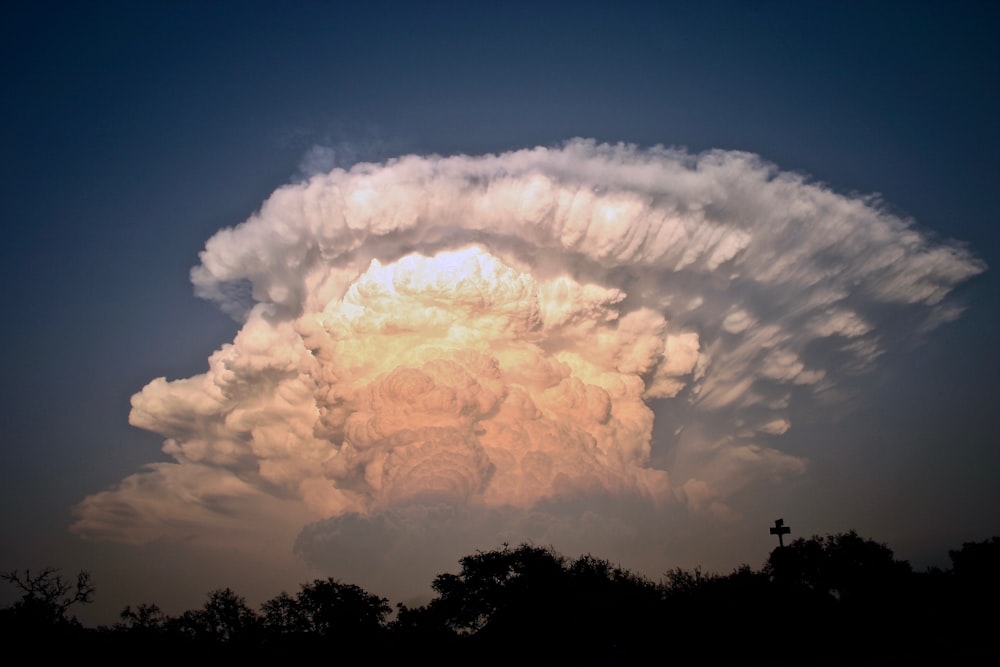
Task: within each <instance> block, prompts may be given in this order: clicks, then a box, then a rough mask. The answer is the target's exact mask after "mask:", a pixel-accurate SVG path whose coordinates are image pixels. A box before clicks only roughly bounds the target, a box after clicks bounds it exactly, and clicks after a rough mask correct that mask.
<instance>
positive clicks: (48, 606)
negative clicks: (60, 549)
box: [0, 567, 95, 627]
mask: <svg viewBox="0 0 1000 667" xmlns="http://www.w3.org/2000/svg"><path fill="white" fill-rule="evenodd" d="M0 579H3V580H4V581H6V582H8V583H11V584H13V585H14V586H15V587H16V588H17V589H18V590H19V591H20V592H21V598H20V599H19V600H18V601H17V602H15V603H14V605H13V607H11V609H10V612H11V613H12V615H13V617H14V618H15V619H16V622H17V623H18V624H19V625H22V626H36V627H43V626H59V625H66V624H74V623H76V619H75V618H69V617H67V615H66V613H67V611H69V608H70V607H72V606H73V605H76V604H90V603H91V602H93V601H94V592H95V588H94V583H93V581H92V580H91V578H90V573H88V572H86V571H83V570H81V571H80V572H79V573H78V574H77V575H76V582H75V583H71V582H69V581H67V580H65V579H63V577H62V575H60V574H59V570H57V569H56V568H52V567H46V568H44V569H42V570H41V571H40V572H37V573H36V574H32V573H31V570H25V571H24V573H23V574H22V573H21V572H19V571H18V570H12V571H10V572H4V573H3V574H0Z"/></svg>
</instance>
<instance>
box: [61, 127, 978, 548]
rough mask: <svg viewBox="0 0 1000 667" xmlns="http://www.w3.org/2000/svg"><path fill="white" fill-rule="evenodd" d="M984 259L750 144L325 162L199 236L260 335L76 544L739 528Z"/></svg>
mask: <svg viewBox="0 0 1000 667" xmlns="http://www.w3.org/2000/svg"><path fill="white" fill-rule="evenodd" d="M984 268H985V267H984V265H983V263H982V262H980V261H979V260H977V259H976V258H975V257H973V256H972V255H971V254H970V253H969V252H968V251H966V250H965V249H964V248H963V247H962V246H960V245H957V244H954V243H946V242H935V241H932V240H931V239H930V238H929V237H928V236H927V235H925V234H923V233H921V232H920V231H918V230H917V229H916V228H915V227H914V226H913V224H912V223H911V222H909V221H906V220H903V219H901V218H899V217H897V216H894V215H892V214H890V213H887V212H885V211H884V210H883V209H882V208H880V206H879V204H878V202H877V201H876V200H874V199H871V198H861V197H849V196H844V195H841V194H837V193H835V192H833V191H831V190H830V189H828V188H826V187H824V186H821V185H817V184H813V183H810V182H808V181H807V180H805V179H804V178H802V177H800V176H797V175H793V174H788V173H783V172H780V171H779V170H777V169H776V168H775V167H774V166H772V165H770V164H768V163H766V162H763V161H762V160H761V159H760V158H758V157H756V156H753V155H749V154H746V153H736V152H724V151H712V152H708V153H704V154H700V155H690V154H687V153H685V152H683V151H675V150H667V149H662V148H654V149H650V150H640V149H637V148H635V147H631V146H623V145H617V146H609V145H598V144H596V143H594V142H590V141H583V140H577V141H572V142H569V143H568V144H566V145H565V146H563V147H561V148H555V149H549V148H536V149H533V150H523V151H516V152H512V153H505V154H502V155H485V156H479V157H471V156H464V155H459V156H453V157H438V156H428V157H421V156H406V157H402V158H399V159H395V160H391V161H389V162H387V163H385V164H358V165H356V166H354V167H352V168H351V169H349V170H343V169H335V170H333V171H331V172H329V173H324V174H319V175H316V176H314V177H312V178H310V179H309V180H307V181H305V182H301V183H295V184H291V185H287V186H284V187H282V188H279V189H278V190H277V191H275V192H274V193H273V194H272V195H271V197H270V198H269V199H268V200H267V201H266V202H264V204H263V205H262V207H261V209H260V211H259V212H258V213H256V214H255V215H253V216H252V217H251V218H250V219H249V220H247V221H246V222H244V223H242V224H241V225H239V226H237V227H235V228H231V229H225V230H222V231H220V232H219V233H217V234H216V235H215V236H214V237H212V238H211V239H210V240H209V241H208V243H207V245H206V249H205V251H204V252H203V253H202V254H201V263H200V264H199V266H197V267H195V269H193V271H192V280H193V282H194V285H195V289H196V291H197V293H198V294H199V295H200V296H202V297H205V298H208V299H212V300H214V301H216V302H218V303H219V305H220V306H221V307H222V308H223V309H225V310H226V311H227V312H229V313H231V314H233V315H234V316H236V317H238V318H240V321H241V322H242V328H241V330H240V331H239V333H238V334H237V336H236V338H235V339H234V340H233V342H232V343H231V344H227V345H224V346H223V347H222V348H221V349H219V350H218V351H216V352H215V353H214V354H213V355H212V356H211V357H210V358H209V360H208V371H207V372H206V373H204V374H202V375H198V376H195V377H192V378H187V379H180V380H174V381H167V380H165V379H164V378H158V379H156V380H153V381H152V382H150V383H149V384H148V385H147V386H146V387H145V388H143V389H142V391H141V392H139V393H138V394H136V395H135V396H134V397H133V399H132V413H131V416H130V421H131V423H132V424H133V425H135V426H137V427H140V428H143V429H147V430H151V431H154V432H157V433H160V434H162V435H163V436H164V437H165V438H166V440H165V443H164V451H165V452H166V453H168V454H169V455H170V456H171V457H172V458H173V459H174V461H173V462H171V463H158V464H155V465H151V466H149V467H147V468H145V469H144V470H142V471H140V472H138V473H136V474H135V475H132V476H130V477H128V478H126V479H125V480H123V481H122V483H121V484H119V485H118V486H117V487H115V488H113V489H110V490H108V491H104V492H102V493H98V494H95V495H92V496H89V497H87V498H86V499H84V501H83V502H81V503H80V504H79V505H78V506H77V507H76V517H77V519H76V523H75V524H74V526H73V529H74V530H75V531H76V532H77V533H79V534H81V535H83V536H85V537H89V538H95V539H106V540H117V541H125V542H146V541H150V540H154V539H172V538H184V539H190V538H191V537H192V536H197V535H199V533H201V532H204V533H205V535H206V536H207V535H209V534H210V533H214V532H216V531H217V530H218V529H219V526H227V525H230V526H235V525H241V524H243V523H246V524H248V525H249V524H254V525H255V530H257V531H260V530H266V526H267V524H268V522H272V521H274V522H277V521H282V520H283V518H282V517H294V520H296V521H300V522H302V524H303V525H304V524H305V523H307V522H309V521H318V522H325V523H319V524H316V525H317V526H326V527H327V529H329V530H327V532H328V533H329V531H333V532H335V533H336V532H337V531H342V530H343V529H344V526H346V525H348V524H346V523H343V522H344V521H348V520H349V521H353V522H355V523H356V522H357V521H361V520H362V519H364V520H365V521H375V519H374V517H383V519H382V520H380V521H375V524H377V525H379V526H381V528H380V529H379V530H395V529H393V528H392V526H393V525H396V524H395V523H394V521H395V520H394V519H392V520H390V518H389V517H405V518H406V519H405V520H406V521H419V517H421V516H429V515H435V512H437V513H438V514H440V513H441V512H442V511H443V512H444V514H445V515H447V516H456V514H455V513H458V514H460V515H461V516H463V517H469V516H477V513H479V514H478V516H483V517H493V518H494V519H496V517H503V520H502V521H501V523H502V524H503V525H504V526H507V527H510V526H522V527H523V526H526V525H529V524H531V522H532V521H535V522H536V523H537V522H539V521H541V522H543V523H544V522H545V521H550V520H554V519H553V516H554V515H553V514H552V513H551V512H548V510H546V509H544V508H551V507H554V506H559V507H560V508H563V509H562V510H560V512H561V514H560V516H562V517H565V516H566V512H565V508H566V507H569V506H572V507H577V508H579V511H580V512H584V513H586V512H587V511H588V510H587V509H586V508H587V504H586V503H587V499H602V500H601V501H600V503H607V502H609V501H608V499H615V498H618V499H622V502H626V503H629V504H630V506H636V504H638V505H639V506H643V507H648V508H651V510H650V511H657V508H664V507H674V508H675V509H676V508H678V507H686V508H687V509H689V510H690V511H694V512H700V513H704V514H705V515H706V516H713V517H717V518H719V519H720V520H725V519H726V518H728V517H732V516H734V515H735V514H736V509H734V508H733V507H732V506H731V505H730V504H729V502H728V500H729V498H730V497H731V496H732V495H733V494H734V493H736V492H738V491H740V490H741V489H744V488H746V487H747V486H749V485H754V484H774V483H777V482H778V481H780V479H781V478H783V477H785V476H787V475H795V474H798V473H801V472H802V471H803V470H804V469H805V465H806V461H804V460H802V459H800V458H797V457H795V456H792V455H789V454H787V453H784V452H782V451H781V441H782V438H781V436H782V434H784V433H785V432H786V431H788V430H789V428H793V427H794V425H793V424H792V423H791V420H790V416H789V415H790V406H791V404H792V403H793V401H796V400H811V401H817V400H825V398H826V397H828V396H832V395H836V393H837V392H838V391H841V390H843V388H844V379H845V378H848V377H852V376H854V375H856V374H857V373H860V372H864V371H865V370H868V369H870V368H871V367H872V365H873V364H874V363H875V362H876V360H877V359H878V357H879V355H880V353H881V352H882V351H884V350H885V349H887V347H889V346H892V345H896V344H898V343H899V342H900V340H901V338H902V337H903V336H906V335H912V334H913V332H914V331H920V332H924V331H926V330H928V329H930V328H932V327H934V326H936V325H937V324H939V323H941V322H945V321H948V320H949V319H953V318H954V317H956V316H957V315H958V313H959V312H960V309H959V308H958V307H957V306H956V305H955V304H954V303H952V302H951V300H950V299H949V298H948V295H949V292H950V291H951V290H952V289H953V288H954V287H955V285H957V284H958V283H960V282H962V281H964V280H966V279H968V278H970V277H971V276H973V275H975V274H977V273H979V272H981V271H983V270H984ZM240 285H245V286H247V287H248V288H249V289H248V290H244V289H240V288H239V286H240ZM245 293H249V295H250V298H249V299H248V300H242V299H240V298H239V296H238V295H240V294H245ZM662 406H671V409H670V410H669V411H667V410H661V411H662V412H663V413H664V415H661V416H660V417H657V415H656V414H655V413H654V408H657V409H660V408H662ZM666 413H669V419H670V420H672V423H671V424H669V428H666V429H662V430H663V432H671V433H674V434H675V436H676V437H675V438H673V439H671V440H670V441H669V442H667V441H655V440H654V438H653V433H654V431H653V425H654V419H655V418H660V419H667V418H668V417H667V416H665V415H666ZM660 430H661V429H660V428H658V429H657V431H658V432H659V431H660ZM666 448H671V449H672V454H673V456H672V457H666V456H658V454H663V453H664V449H666ZM668 459H671V460H675V461H678V462H679V463H678V467H677V469H671V468H669V467H661V466H659V465H657V464H655V463H654V462H655V461H664V460H668ZM595 502H597V501H595ZM573 503H579V504H576V505H574V504H573ZM419 507H424V508H429V507H437V508H442V507H451V508H455V509H451V510H447V511H445V510H440V511H438V510H435V511H434V512H431V511H429V510H428V511H424V510H417V509H414V508H419ZM457 508H460V509H457ZM588 516H590V518H586V517H585V516H584V515H580V516H578V517H576V518H574V519H572V520H568V521H569V523H568V524H567V525H570V524H572V525H574V526H578V525H584V524H586V525H588V526H591V527H592V526H593V525H596V524H595V523H594V522H595V521H596V520H595V519H594V517H593V515H588ZM414 517H417V518H416V519H414ZM512 517H519V518H512ZM532 517H534V519H532ZM546 517H547V518H546ZM402 520H403V519H400V521H402ZM338 521H339V522H341V523H339V524H336V525H334V524H332V523H330V522H338ZM588 522H589V523H588ZM459 523H461V524H462V525H468V526H472V525H474V524H475V523H476V522H475V520H473V519H468V520H463V522H459ZM597 523H600V522H599V521H598V522H597ZM375 524H371V525H375ZM612 524H614V525H615V526H618V525H619V523H618V522H617V521H612V522H610V523H609V524H608V525H612ZM352 525H353V524H352ZM366 525H369V524H366ZM234 530H235V529H234ZM324 530H326V529H324ZM567 530H569V529H567ZM573 530H575V528H574V529H573ZM615 530H618V528H615ZM236 532H237V533H238V532H239V531H236ZM543 532H544V531H543ZM306 534H308V535H312V536H313V537H314V538H315V539H314V540H313V542H314V543H316V542H317V541H320V542H321V541H322V540H323V539H327V538H329V535H328V534H327V537H326V538H324V537H323V536H322V534H325V533H323V531H322V530H317V529H316V528H313V529H310V530H309V531H306V533H304V535H306ZM337 534H340V533H337ZM196 539H197V537H196ZM205 539H208V538H207V537H206V538H205ZM338 544H341V546H343V540H340V541H339V542H338ZM302 550H303V552H306V553H307V555H308V552H309V548H308V546H307V547H303V548H302Z"/></svg>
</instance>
